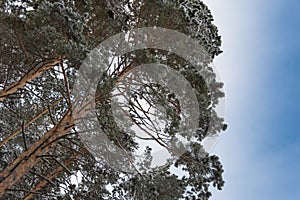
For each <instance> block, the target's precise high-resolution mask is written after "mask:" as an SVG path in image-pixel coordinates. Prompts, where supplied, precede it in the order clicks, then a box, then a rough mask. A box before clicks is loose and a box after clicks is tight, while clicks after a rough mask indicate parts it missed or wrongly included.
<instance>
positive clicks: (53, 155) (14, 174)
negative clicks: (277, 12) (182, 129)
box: [0, 0, 225, 200]
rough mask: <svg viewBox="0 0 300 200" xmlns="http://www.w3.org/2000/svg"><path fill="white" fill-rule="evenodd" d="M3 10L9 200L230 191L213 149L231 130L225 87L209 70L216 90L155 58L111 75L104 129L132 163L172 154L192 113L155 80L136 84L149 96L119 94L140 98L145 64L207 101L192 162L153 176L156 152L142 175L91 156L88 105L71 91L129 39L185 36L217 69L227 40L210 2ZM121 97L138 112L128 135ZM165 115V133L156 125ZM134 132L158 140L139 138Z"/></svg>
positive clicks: (1, 157)
mask: <svg viewBox="0 0 300 200" xmlns="http://www.w3.org/2000/svg"><path fill="white" fill-rule="evenodd" d="M0 5H1V8H0V11H1V12H0V18H1V24H0V32H1V39H0V50H1V51H0V110H1V112H0V115H1V117H0V199H53V198H56V199H166V200H167V199H209V197H210V196H211V192H210V191H209V186H210V185H211V184H212V185H213V186H214V187H217V188H218V189H222V187H223V185H224V181H223V179H222V173H223V169H222V165H221V163H220V161H219V158H218V157H217V156H215V155H210V154H208V153H206V152H205V151H204V150H203V147H202V146H201V141H202V140H203V139H204V138H205V137H213V136H215V135H217V134H218V133H219V132H220V131H221V130H222V129H223V128H224V127H225V124H224V123H223V119H222V118H220V117H218V116H217V114H216V111H215V107H216V105H217V104H218V99H219V98H221V97H223V96H224V94H223V92H222V91H221V88H222V86H223V84H222V83H219V82H217V81H216V78H215V74H214V72H213V71H211V70H208V73H209V74H208V75H209V77H210V79H211V80H212V81H211V82H210V85H209V86H208V85H207V84H206V82H205V80H204V78H203V77H202V76H201V74H199V73H198V71H197V69H196V68H195V67H193V65H192V64H191V63H190V62H189V60H185V59H183V58H181V57H179V56H178V55H176V54H174V53H170V52H167V51H164V50H160V49H153V48H148V49H142V50H137V51H134V52H128V53H126V54H124V55H121V56H118V57H116V58H114V61H112V62H111V64H110V65H108V66H106V68H107V70H106V72H105V73H103V74H99V77H100V81H99V83H98V85H97V91H96V94H95V96H96V97H95V105H96V107H95V114H96V116H97V124H98V125H99V127H100V128H101V129H102V130H103V133H104V134H105V136H106V137H107V138H108V139H109V141H110V142H111V143H112V144H113V145H115V146H116V147H117V148H119V149H121V150H122V151H124V152H128V155H129V156H128V155H127V153H126V155H125V154H124V156H123V157H122V158H121V161H120V162H122V161H124V162H125V161H128V160H129V162H131V161H132V159H135V158H134V157H132V156H131V154H130V153H132V154H134V152H135V151H136V150H137V149H139V148H140V147H141V143H139V142H138V141H144V143H145V142H148V141H152V142H155V143H157V144H158V145H159V146H161V147H162V148H166V149H168V150H170V148H168V147H169V145H170V143H171V142H172V141H174V140H173V139H174V138H176V136H177V135H178V134H179V133H178V129H179V124H180V120H181V117H182V115H183V114H182V111H181V106H182V104H180V102H179V101H178V99H179V98H180V97H179V96H178V94H177V95H176V94H174V92H172V91H171V90H169V89H168V88H166V87H164V86H163V85H161V84H155V83H152V82H145V80H144V79H146V75H145V74H143V73H140V74H139V76H137V77H135V76H132V77H129V78H131V79H134V80H135V82H134V84H138V85H139V86H141V87H139V88H133V89H132V91H131V93H130V94H126V95H125V93H126V92H124V91H123V92H122V91H120V90H119V91H117V93H116V91H115V90H114V88H116V87H117V88H122V87H123V88H128V87H130V86H128V85H126V84H128V82H126V81H124V79H126V78H128V73H129V72H130V71H132V70H135V69H137V68H138V66H139V65H141V64H145V63H158V62H159V63H161V64H166V65H168V66H170V68H172V69H173V70H175V71H177V72H178V73H180V74H182V76H183V77H184V78H185V79H186V80H188V81H189V83H190V85H191V87H192V88H193V89H194V91H195V94H196V98H197V100H198V102H200V103H199V105H198V108H197V109H199V111H200V113H198V114H199V116H198V118H199V120H198V121H197V132H196V133H195V137H193V138H190V137H189V136H184V135H183V137H185V139H187V140H188V141H189V146H188V147H187V148H186V151H185V152H183V153H182V154H181V155H175V154H176V153H174V152H173V151H172V150H170V151H171V152H170V153H171V154H174V155H173V158H174V159H173V160H170V161H169V162H167V164H166V165H163V166H158V167H153V168H150V165H151V164H150V163H151V160H152V159H153V156H152V152H153V150H152V149H151V147H149V146H146V147H145V149H144V153H143V154H144V155H145V159H144V160H143V161H142V162H138V163H137V165H135V167H136V173H131V172H128V171H126V170H125V171H122V170H117V169H115V168H112V167H111V166H110V165H109V164H110V163H107V162H106V160H105V159H104V160H102V159H100V158H101V155H99V157H98V158H97V156H96V157H95V155H94V154H91V153H90V151H91V148H88V149H87V147H86V145H85V143H84V141H82V138H81V137H80V134H81V132H82V130H80V131H81V132H80V131H79V130H78V129H77V127H76V126H75V125H76V123H75V122H76V121H75V120H76V119H74V116H76V115H74V113H73V112H74V101H75V102H76V99H74V96H72V92H71V91H72V90H73V89H74V84H75V82H76V77H77V76H78V71H79V70H80V66H81V64H82V62H83V61H84V58H85V57H86V56H87V55H88V53H89V52H91V51H92V49H94V48H95V47H97V46H98V45H99V44H100V43H101V42H102V41H105V40H106V39H108V38H109V37H110V36H113V35H115V34H118V33H120V32H124V31H128V30H132V29H135V28H142V27H162V28H167V29H172V30H176V31H178V32H181V33H184V34H186V35H187V36H189V37H191V38H193V39H195V42H197V45H200V46H202V47H204V49H205V51H206V52H207V55H208V59H207V60H204V61H202V62H203V63H202V64H203V66H204V67H206V68H208V69H209V65H208V64H209V63H210V62H212V60H213V58H214V57H215V56H217V55H218V54H220V53H221V50H220V45H221V38H220V36H219V35H218V31H217V28H216V27H215V26H214V25H213V23H212V22H213V18H212V15H211V13H210V11H209V10H208V8H207V7H206V6H205V5H204V4H203V3H202V2H200V1H196V0H185V1H183V0H159V1H143V0H136V1H128V0H118V1H116V0H102V1H93V0H79V1H72V0H61V1H52V0H48V1H47V0H36V1H32V0H20V1H10V0H4V1H1V3H0ZM128 37H129V38H130V37H131V36H128ZM124 39H128V38H124ZM128 40H129V39H128ZM107 59H108V60H109V58H107ZM116 95H119V96H122V97H123V98H125V99H126V103H124V106H123V108H124V109H125V110H127V111H128V113H129V114H128V118H127V120H126V119H124V121H122V123H123V124H122V125H121V126H120V124H118V122H117V121H116V120H115V119H114V115H113V102H112V100H111V99H112V98H113V96H116ZM141 102H147V103H146V104H147V106H148V108H145V105H142V106H141ZM144 104H145V103H144ZM187 104H188V102H187ZM161 108H163V109H161ZM149 110H155V111H157V112H155V113H153V112H152V113H151V112H149ZM158 111H160V112H158ZM160 115H164V122H165V126H164V127H163V128H162V126H161V125H158V124H157V122H156V121H155V120H156V117H159V116H160ZM128 119H130V120H128ZM132 126H137V127H139V128H140V129H141V130H144V132H146V133H149V134H148V136H147V137H141V136H140V135H138V134H135V133H134V132H133V130H132V129H130V127H132ZM161 129H163V130H161ZM208 129H210V131H208ZM86 131H87V132H88V131H91V130H89V129H88V128H87V130H86ZM151 133H153V134H155V136H153V134H152V135H151ZM150 136H151V137H150ZM109 156H111V155H110V154H109ZM175 169H177V171H178V170H179V171H180V173H179V174H178V173H175V171H176V170H175ZM76 178H77V180H75V179H76ZM78 179H80V180H78Z"/></svg>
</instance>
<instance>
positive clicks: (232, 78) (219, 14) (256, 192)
mask: <svg viewBox="0 0 300 200" xmlns="http://www.w3.org/2000/svg"><path fill="white" fill-rule="evenodd" d="M204 3H205V4H206V5H208V6H209V8H210V9H211V11H212V14H213V16H214V18H215V24H216V25H217V26H218V27H219V32H220V34H221V35H222V40H223V48H222V49H223V50H224V53H223V54H221V55H220V56H219V57H218V58H216V59H215V65H216V67H217V69H218V72H219V74H220V76H221V79H222V81H223V82H224V83H225V92H226V114H225V117H226V121H227V123H228V124H229V128H228V131H226V132H225V133H224V134H223V136H221V137H220V139H219V142H218V144H217V145H216V147H215V148H214V149H213V153H215V154H217V155H219V156H220V157H221V160H222V162H223V164H224V168H225V174H224V178H225V181H226V185H225V188H224V189H223V190H222V191H220V192H214V197H213V198H212V199H213V200H269V199H271V200H290V199H291V200H294V199H300V189H299V186H300V184H299V181H300V131H299V130H300V106H299V103H300V34H299V31H300V1H297V0H289V1H283V0H272V1H271V0H266V1H261V0H227V1H220V0H204ZM298 180H299V181H298Z"/></svg>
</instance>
